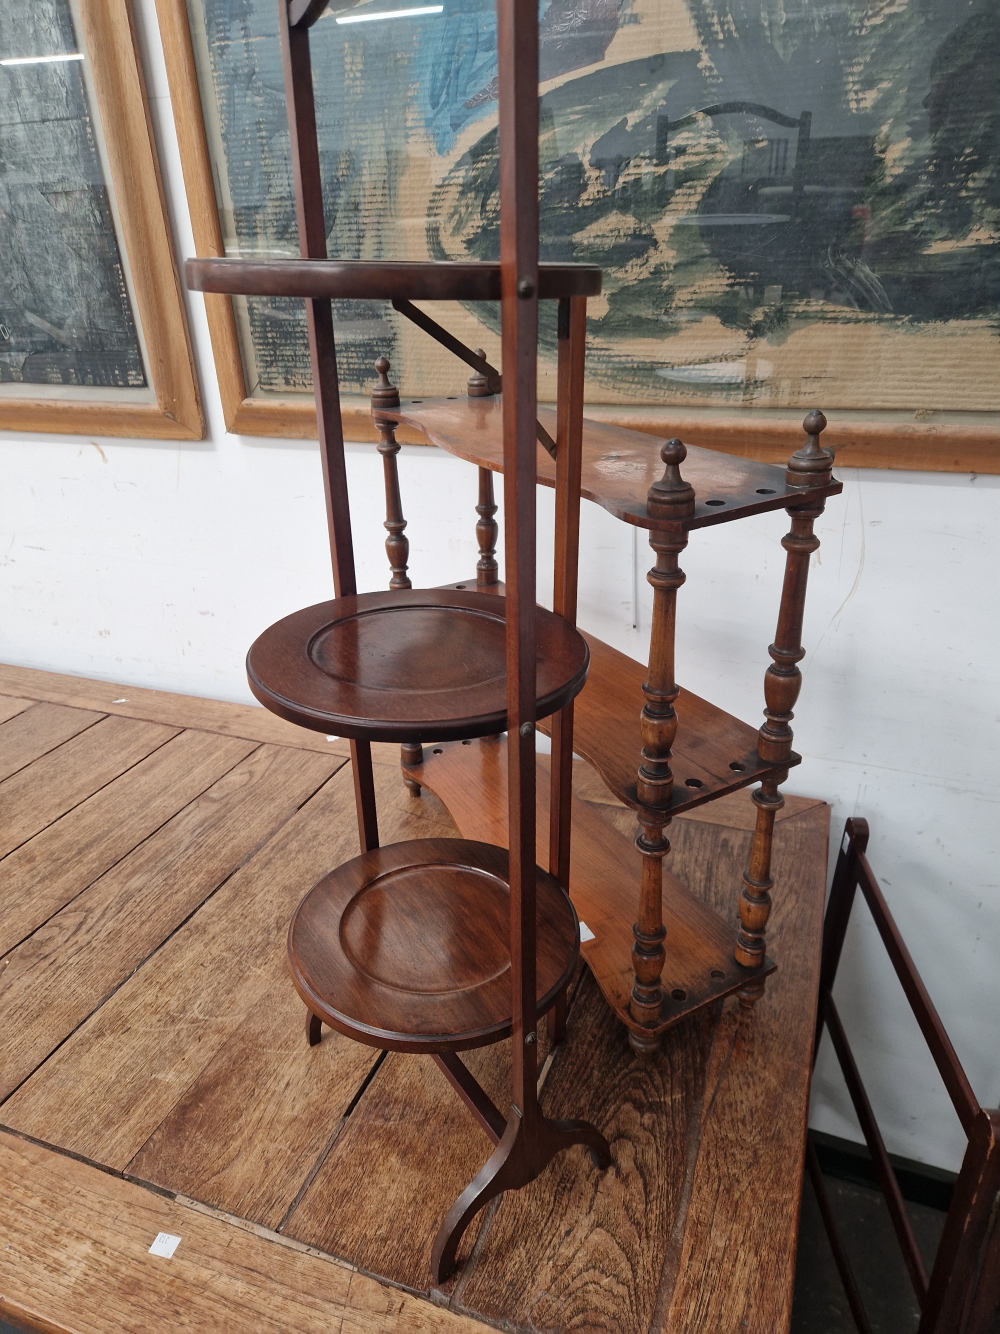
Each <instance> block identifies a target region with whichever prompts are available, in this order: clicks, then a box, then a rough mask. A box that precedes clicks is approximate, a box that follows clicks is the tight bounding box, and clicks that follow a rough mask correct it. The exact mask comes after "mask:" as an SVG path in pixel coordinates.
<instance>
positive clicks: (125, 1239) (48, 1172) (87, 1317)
mask: <svg viewBox="0 0 1000 1334" xmlns="http://www.w3.org/2000/svg"><path fill="white" fill-rule="evenodd" d="M0 1179H2V1180H3V1182H4V1190H3V1193H2V1195H0V1234H2V1235H3V1238H4V1245H3V1246H2V1247H0V1316H2V1317H4V1318H6V1319H7V1320H16V1321H18V1322H19V1323H24V1324H25V1325H27V1326H28V1327H29V1328H40V1329H47V1330H58V1331H69V1332H70V1334H107V1332H108V1331H109V1330H115V1331H120V1332H121V1334H181V1332H183V1331H198V1334H207V1331H211V1332H212V1334H246V1331H248V1330H252V1331H254V1334H330V1331H336V1330H339V1331H341V1334H390V1331H391V1332H392V1334H395V1331H398V1330H407V1331H410V1332H411V1334H452V1332H454V1334H472V1331H476V1330H481V1329H482V1326H481V1325H479V1324H477V1323H475V1322H473V1321H472V1320H469V1319H465V1318H463V1317H461V1316H456V1315H453V1314H452V1313H451V1312H449V1311H445V1310H442V1309H441V1308H439V1307H435V1306H432V1305H431V1304H430V1303H429V1302H424V1301H421V1300H420V1299H419V1298H416V1297H411V1296H409V1295H408V1294H406V1293H402V1292H399V1291H398V1290H394V1289H391V1288H387V1287H384V1286H383V1285H381V1284H379V1283H377V1282H376V1281H375V1280H374V1279H371V1278H366V1277H365V1276H364V1275H362V1274H357V1273H355V1272H354V1271H353V1270H351V1269H350V1268H349V1267H348V1266H346V1265H343V1264H339V1263H338V1262H337V1261H335V1260H330V1259H327V1258H325V1257H322V1256H317V1255H311V1254H309V1253H308V1252H306V1251H305V1250H304V1249H293V1248H292V1247H291V1246H290V1245H288V1244H287V1243H282V1242H280V1241H276V1240H272V1239H270V1238H268V1237H266V1236H261V1235H259V1234H257V1233H255V1232H254V1231H252V1230H249V1229H247V1228H243V1227H240V1226H239V1225H238V1224H234V1223H231V1222H228V1221H226V1220H223V1219H220V1218H214V1217H210V1216H208V1215H207V1214H205V1213H202V1212H199V1211H197V1210H195V1209H193V1208H191V1207H189V1206H186V1205H184V1204H182V1203H178V1202H176V1201H174V1200H168V1199H165V1198H164V1197H163V1196H162V1195H157V1194H154V1193H153V1192H152V1191H148V1190H143V1189H142V1187H140V1186H135V1185H132V1184H131V1183H129V1182H125V1181H121V1180H119V1179H118V1178H116V1177H113V1176H110V1175H109V1174H108V1173H106V1172H100V1171H98V1170H97V1169H96V1168H93V1167H88V1166H87V1165H85V1164H83V1163H78V1162H74V1161H72V1160H71V1159H69V1158H65V1157H63V1156H62V1155H59V1154H56V1153H53V1152H51V1151H50V1150H46V1149H43V1148H40V1147H38V1146H37V1145H34V1144H27V1143H25V1142H24V1141H23V1140H19V1139H16V1138H15V1137H14V1136H12V1135H5V1134H0ZM159 1232H166V1233H169V1234H170V1235H172V1236H177V1237H180V1238H181V1243H180V1245H179V1246H178V1248H177V1250H176V1252H175V1254H174V1256H173V1258H172V1259H170V1260H165V1259H162V1258H159V1257H157V1256H152V1255H150V1254H149V1247H150V1245H151V1243H152V1241H153V1238H154V1237H155V1236H156V1235H157V1233H159Z"/></svg>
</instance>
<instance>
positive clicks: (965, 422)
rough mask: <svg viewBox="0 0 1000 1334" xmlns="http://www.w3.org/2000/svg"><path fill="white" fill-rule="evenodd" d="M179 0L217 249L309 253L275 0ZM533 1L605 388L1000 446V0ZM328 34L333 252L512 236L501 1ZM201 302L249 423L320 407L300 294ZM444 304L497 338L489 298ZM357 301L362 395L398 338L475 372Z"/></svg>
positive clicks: (478, 242) (677, 403) (989, 455)
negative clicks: (498, 24) (599, 287)
mask: <svg viewBox="0 0 1000 1334" xmlns="http://www.w3.org/2000/svg"><path fill="white" fill-rule="evenodd" d="M157 5H158V12H159V15H160V22H161V29H162V32H163V36H164V45H165V49H166V51H167V59H168V73H169V76H170V80H171V89H172V94H173V102H174V107H175V115H176V117H177V124H178V131H179V134H180V138H181V142H182V154H183V157H184V162H185V170H186V181H187V186H188V191H189V198H190V203H191V208H192V214H193V217H194V222H195V236H196V243H197V246H198V251H199V253H200V254H205V255H212V254H232V255H294V254H296V253H297V238H296V231H295V210H294V203H293V199H292V188H291V175H290V165H289V153H288V136H287V126H286V121H285V105H284V94H283V85H282V75H281V58H280V49H279V42H278V31H277V13H276V12H275V11H276V6H275V3H274V0H157ZM540 9H541V79H542V84H541V93H542V96H541V121H542V135H541V143H540V151H541V160H542V168H541V173H542V180H541V205H540V207H541V230H542V253H543V258H545V259H551V260H559V261H584V262H588V263H592V264H599V265H600V266H601V267H602V269H603V270H604V275H605V279H604V292H603V294H602V296H601V297H600V298H599V299H596V300H593V301H592V302H591V303H590V311H589V321H588V361H587V382H588V413H589V415H591V416H597V417H603V418H606V419H612V420H615V421H618V422H621V423H623V424H627V425H630V426H634V427H638V428H639V429H643V430H648V431H651V432H654V433H656V434H664V433H667V432H669V433H671V434H679V435H681V436H683V438H684V439H685V440H688V441H689V442H691V443H695V444H702V445H708V446H711V447H716V448H723V449H727V450H730V451H733V452H743V453H747V454H751V455H753V456H755V457H760V458H769V459H777V458H784V457H785V456H787V454H788V452H789V450H790V448H793V447H794V446H795V442H796V441H798V440H799V439H800V437H801V419H802V416H803V413H804V412H806V411H808V410H809V409H810V408H813V407H822V408H823V410H824V411H826V412H827V414H828V415H829V417H830V419H831V426H830V428H829V430H828V432H827V436H826V437H825V438H827V439H829V440H830V441H831V442H832V443H834V444H836V445H838V446H840V447H841V451H842V452H841V454H840V458H841V461H842V462H844V463H848V464H855V465H857V464H860V465H868V466H882V467H897V468H932V469H941V470H955V471H979V472H997V471H1000V432H998V422H1000V416H998V414H1000V374H998V372H997V367H998V365H1000V112H998V105H1000V10H998V9H997V7H996V6H995V4H992V3H990V0H959V3H956V0H897V3H894V4H893V5H891V6H886V5H883V4H878V3H872V0H864V2H862V0H847V3H844V4H839V5H828V4H819V3H817V2H816V0H801V3H800V4H798V5H796V6H794V7H792V6H784V7H780V6H779V7H777V8H773V9H772V8H769V7H767V6H757V7H753V6H752V7H750V8H749V9H748V8H743V7H740V8H738V9H734V8H733V7H732V6H731V5H730V4H728V0H541V4H540ZM312 43H313V64H314V69H315V70H316V71H317V76H316V89H315V91H316V102H317V113H318V119H319V124H320V144H321V152H322V157H323V171H324V177H325V181H324V184H325V195H326V201H327V209H328V240H329V249H330V253H331V255H335V256H340V257H344V258H366V259H377V258H386V259H446V258H447V259H488V258H495V257H496V256H497V252H498V228H497V217H498V197H497V129H496V42H495V17H494V0H474V2H472V3H469V2H468V0H463V2H462V3H459V0H443V2H442V3H439V4H434V5H422V4H420V5H418V4H409V3H407V2H406V0H398V3H397V2H396V0H393V3H392V4H386V3H383V0H377V3H375V0H358V3H357V4H356V5H355V6H354V7H353V8H350V9H347V10H345V9H344V8H343V7H338V9H337V12H336V13H330V12H327V13H326V14H325V15H324V16H323V17H322V18H321V19H320V20H319V22H318V23H317V24H316V25H315V27H314V28H313V29H312ZM206 300H207V302H208V305H209V313H210V320H211V328H212V336H213V342H214V347H215V353H216V361H217V365H218V368H219V378H220V383H221V384H222V389H223V399H224V404H225V411H226V420H227V423H228V425H229V427H230V429H231V430H235V431H242V432H248V433H254V432H261V433H268V434H295V435H310V434H313V433H314V432H315V425H314V418H313V415H312V405H311V402H310V400H309V397H308V391H309V388H310V385H309V365H308V354H307V349H306V340H305V324H304V317H303V313H302V311H301V303H295V302H282V301H276V300H270V299H264V298H253V299H250V300H244V299H238V300H230V299H229V298H226V297H209V298H207V299H206ZM435 313H436V315H437V318H439V319H440V320H441V322H442V323H444V324H446V325H447V326H448V327H449V328H451V329H452V330H453V331H454V332H455V333H456V334H457V335H458V337H460V338H461V339H462V340H463V341H464V342H465V343H467V344H468V345H470V346H473V347H475V346H482V347H484V348H486V350H487V352H489V353H494V352H495V351H496V347H497V339H498V331H499V311H498V310H494V309H492V308H491V307H484V306H481V305H480V306H475V307H473V306H470V307H468V308H463V307H458V306H456V307H454V308H449V309H446V310H444V311H442V310H441V308H440V307H438V310H437V311H436V312H435ZM548 316H549V319H550V321H551V327H547V326H545V325H544V324H543V329H542V361H541V364H540V372H541V373H540V393H541V394H542V395H543V396H544V395H545V394H546V389H547V388H548V390H549V395H548V396H549V397H554V391H553V385H554V380H553V377H554V371H555V327H554V313H553V312H548ZM335 319H336V322H337V330H338V356H339V359H340V366H341V373H342V380H343V388H344V389H345V390H347V391H348V393H350V392H351V391H353V392H354V393H357V394H360V393H362V392H364V390H365V389H366V387H368V386H369V385H370V383H371V380H372V371H371V363H372V362H373V361H374V359H375V357H376V356H377V355H378V354H379V353H383V352H384V353H385V354H386V355H388V356H389V358H390V360H391V361H392V363H393V368H394V377H395V378H397V379H398V382H399V383H400V386H401V389H402V392H403V393H404V394H420V395H421V396H423V395H432V394H446V393H455V392H460V390H461V386H462V383H463V374H464V373H463V369H462V367H461V366H460V365H459V364H458V363H457V362H455V361H454V360H453V359H452V358H450V357H449V356H448V354H447V353H445V352H443V351H442V350H441V349H440V348H439V347H437V346H436V345H435V344H434V343H432V342H431V341H430V340H429V339H427V338H426V336H425V335H424V334H422V333H421V332H420V331H419V330H417V329H415V328H413V327H412V326H411V325H409V324H408V323H407V322H406V321H405V320H403V319H402V318H401V317H398V316H397V315H396V314H395V313H394V312H393V311H391V309H389V308H387V307H386V306H385V305H382V304H380V303H377V302H372V303H368V304H364V303H344V304H343V305H342V306H340V307H339V308H338V309H336V310H335ZM345 416H346V417H348V418H349V420H348V422H347V423H346V425H347V429H348V431H349V432H350V433H351V434H352V435H353V436H354V437H355V438H357V437H358V435H359V433H360V432H362V431H365V432H366V433H367V432H368V431H369V430H370V428H369V427H368V425H367V409H366V406H365V404H364V403H363V401H361V400H356V401H355V402H354V403H351V401H350V399H347V400H345Z"/></svg>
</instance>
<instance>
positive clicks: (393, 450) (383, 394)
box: [371, 357, 413, 588]
mask: <svg viewBox="0 0 1000 1334" xmlns="http://www.w3.org/2000/svg"><path fill="white" fill-rule="evenodd" d="M375 369H376V370H377V371H378V384H377V385H376V386H375V388H374V389H373V390H372V394H371V404H372V412H375V411H377V410H378V409H379V408H398V407H399V390H398V389H397V388H396V386H395V385H393V384H390V383H389V362H388V360H387V358H385V357H379V359H378V361H376V363H375ZM375 425H376V428H377V430H378V435H379V442H378V445H377V448H378V452H379V453H380V454H381V455H382V475H383V479H384V481H385V523H384V524H383V527H384V528H385V530H386V532H387V533H388V534H389V536H388V537H387V538H386V540H385V554H386V555H387V556H388V558H389V569H390V570H391V572H392V574H391V577H390V579H389V587H390V588H412V587H413V585H412V584H411V583H410V580H409V578H408V576H407V573H406V568H407V563H408V561H409V558H410V544H409V542H408V541H407V539H406V537H405V536H404V534H405V531H406V520H405V519H404V518H403V503H402V501H401V500H400V496H399V472H398V469H397V467H396V456H397V455H398V454H399V443H398V442H397V440H396V431H395V428H394V427H393V426H392V425H391V424H390V423H388V422H381V421H376V423H375Z"/></svg>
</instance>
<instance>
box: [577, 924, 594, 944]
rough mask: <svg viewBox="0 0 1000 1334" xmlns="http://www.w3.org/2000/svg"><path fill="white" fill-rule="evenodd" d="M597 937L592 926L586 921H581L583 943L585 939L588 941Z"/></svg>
mask: <svg viewBox="0 0 1000 1334" xmlns="http://www.w3.org/2000/svg"><path fill="white" fill-rule="evenodd" d="M596 939H597V937H596V936H595V935H594V933H593V931H591V929H590V927H589V926H588V925H587V923H586V922H581V923H580V941H581V943H582V942H584V941H587V940H596Z"/></svg>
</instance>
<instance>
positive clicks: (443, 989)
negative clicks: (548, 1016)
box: [288, 838, 580, 1052]
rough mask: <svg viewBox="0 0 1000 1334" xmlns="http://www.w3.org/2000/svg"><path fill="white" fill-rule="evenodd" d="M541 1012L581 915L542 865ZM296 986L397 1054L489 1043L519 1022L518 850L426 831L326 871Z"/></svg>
mask: <svg viewBox="0 0 1000 1334" xmlns="http://www.w3.org/2000/svg"><path fill="white" fill-rule="evenodd" d="M537 886H538V899H537V913H536V922H537V932H538V947H537V960H538V964H537V967H538V988H537V995H538V1012H539V1014H542V1013H544V1012H545V1011H546V1010H547V1009H548V1008H549V1007H550V1006H551V1005H552V1003H553V1001H554V1000H555V998H556V996H557V995H558V994H559V992H560V991H561V990H562V989H563V988H564V987H565V986H566V985H567V983H568V982H569V979H570V976H571V974H572V972H573V967H574V965H575V963H576V960H577V956H578V954H579V951H580V930H579V927H578V925H577V919H576V913H575V911H574V909H573V905H572V904H571V903H570V901H569V898H568V897H567V895H566V894H564V893H563V890H562V888H561V887H560V885H559V883H558V881H556V880H555V879H554V878H553V877H552V876H551V875H549V874H548V872H547V871H543V870H541V869H540V868H537ZM288 961H289V964H290V966H291V970H292V978H293V980H294V982H295V987H296V990H297V991H298V993H299V995H300V996H301V997H302V999H303V1001H305V1003H306V1005H307V1006H308V1008H309V1009H310V1010H311V1011H312V1013H313V1014H314V1015H316V1016H317V1017H318V1018H320V1019H322V1020H323V1022H324V1023H326V1024H329V1025H330V1027H331V1028H335V1029H337V1031H338V1032H340V1033H345V1034H346V1035H347V1036H348V1037H351V1038H355V1039H356V1040H357V1041H359V1042H365V1043H367V1044H368V1045H369V1046H372V1047H381V1048H384V1049H387V1050H389V1051H410V1052H448V1051H467V1050H468V1049H470V1048H472V1047H484V1046H486V1045H487V1044H488V1043H491V1042H498V1041H499V1040H500V1039H501V1038H504V1037H507V1036H508V1035H509V1033H510V1027H511V985H510V888H509V884H508V858H507V849H506V848H499V847H495V846H494V845H493V844H491V843H473V842H470V841H469V840H467V839H460V838H431V839H414V840H412V841H411V842H407V843H394V844H392V845H391V846H390V847H387V848H376V849H375V850H374V851H372V852H365V853H362V854H361V856H360V857H355V858H354V860H353V861H349V862H345V863H344V865H343V866H338V867H337V869H336V870H335V871H331V872H330V874H329V875H328V876H326V877H324V879H322V880H321V881H320V882H319V884H317V885H315V886H314V887H313V888H312V889H311V890H310V891H309V893H308V894H307V895H306V896H305V898H304V899H303V900H302V902H301V903H300V904H299V906H298V908H297V909H296V912H295V916H294V917H293V918H292V924H291V926H290V927H289V929H288Z"/></svg>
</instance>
